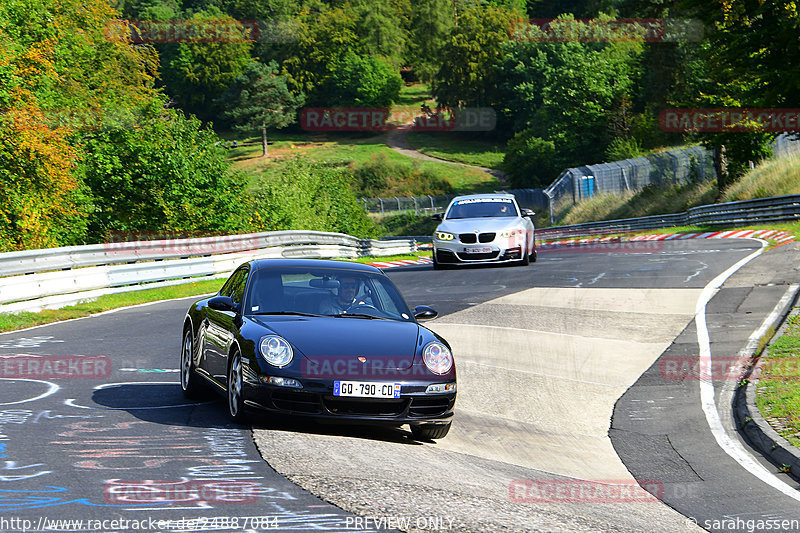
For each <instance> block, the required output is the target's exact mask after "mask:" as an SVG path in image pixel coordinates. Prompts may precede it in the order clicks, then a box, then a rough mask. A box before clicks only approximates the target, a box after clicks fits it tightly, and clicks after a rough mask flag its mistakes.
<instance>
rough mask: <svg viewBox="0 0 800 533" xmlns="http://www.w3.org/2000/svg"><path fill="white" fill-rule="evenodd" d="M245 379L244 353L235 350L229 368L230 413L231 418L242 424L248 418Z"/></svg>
mask: <svg viewBox="0 0 800 533" xmlns="http://www.w3.org/2000/svg"><path fill="white" fill-rule="evenodd" d="M243 381H244V380H243V379H242V354H240V353H239V352H238V351H235V352H233V354H232V355H231V365H230V368H229V369H228V414H229V415H230V417H231V420H233V421H234V422H237V423H240V424H241V423H243V422H244V421H245V419H246V416H245V414H244V395H243Z"/></svg>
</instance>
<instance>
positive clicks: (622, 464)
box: [0, 239, 800, 531]
mask: <svg viewBox="0 0 800 533" xmlns="http://www.w3.org/2000/svg"><path fill="white" fill-rule="evenodd" d="M795 246H796V245H788V246H783V247H780V248H777V249H775V250H771V251H768V252H766V253H764V254H763V255H760V256H758V257H755V258H754V259H752V261H750V262H749V263H747V264H746V265H745V266H744V267H742V268H741V270H739V271H738V272H737V273H735V274H733V276H732V277H731V278H730V279H728V280H727V282H726V284H725V285H723V287H722V289H721V290H719V291H716V292H715V293H713V298H712V299H711V300H710V302H709V303H708V306H707V309H706V313H705V316H706V318H707V325H708V332H709V336H710V346H711V352H712V354H714V355H717V354H722V355H725V354H735V353H736V352H738V350H739V349H741V347H742V346H744V344H745V343H746V342H747V339H748V338H749V336H750V335H751V334H752V332H753V331H754V330H756V329H757V328H758V327H759V325H760V324H761V322H762V321H763V320H764V318H765V317H766V316H767V315H768V314H769V313H770V311H772V309H773V308H774V306H775V304H776V303H777V302H778V300H780V299H781V298H782V297H783V296H784V295H785V293H786V290H787V286H786V283H787V282H794V283H796V282H797V281H798V279H800V275H798V271H797V266H796V265H797V264H798V257H797V255H798V254H797V249H796V248H795ZM760 248H761V243H760V242H758V241H753V240H734V239H729V240H705V241H701V240H693V241H668V242H663V241H662V242H657V243H642V244H640V245H638V246H635V247H634V246H621V245H607V246H602V245H600V246H586V247H581V248H567V249H560V250H552V251H547V252H545V251H540V254H539V261H538V262H537V263H535V264H533V265H531V266H530V267H503V268H469V269H457V270H446V271H434V270H433V269H432V267H430V266H419V267H408V268H400V269H394V270H391V271H389V274H390V276H391V277H392V279H393V280H394V281H395V283H396V284H397V285H398V287H399V288H400V290H401V291H402V292H403V294H404V296H405V298H406V300H407V301H408V302H409V304H410V305H411V306H412V307H413V306H414V305H419V304H429V305H432V306H433V307H435V308H436V309H437V310H439V311H440V313H441V316H440V317H439V318H437V319H436V320H434V321H431V322H429V323H428V325H429V327H431V328H432V329H434V330H436V331H438V332H440V333H442V334H443V335H444V336H445V337H446V338H447V339H448V340H449V341H450V342H451V344H452V345H453V348H454V352H455V355H456V360H457V364H458V370H459V399H458V402H457V415H456V419H455V422H454V425H453V429H452V431H451V432H450V434H449V435H448V436H447V437H446V438H445V439H443V440H441V441H438V442H435V443H433V442H424V443H422V442H417V441H414V440H412V438H411V435H410V432H409V431H406V430H404V429H397V430H376V429H374V428H362V427H345V428H340V427H336V426H317V425H313V424H308V423H300V422H296V421H285V420H263V421H260V422H259V423H257V427H256V429H255V431H254V432H252V433H251V431H250V429H249V428H246V427H243V426H237V425H233V424H230V423H228V422H227V420H226V417H225V410H224V406H223V403H222V401H219V400H214V399H211V400H210V401H207V402H203V403H187V402H186V401H185V400H184V399H183V397H182V395H181V393H180V387H179V385H178V374H177V367H178V355H179V349H180V326H181V322H182V319H183V314H184V312H185V310H186V308H187V307H188V304H189V302H190V300H183V301H171V302H161V303H155V304H151V305H146V306H139V307H135V308H131V309H124V310H118V311H116V312H111V313H106V314H102V315H98V316H95V317H91V318H87V319H82V320H77V321H71V322H66V323H61V324H55V325H50V326H45V327H40V328H35V329H31V330H27V331H22V332H16V333H11V334H6V335H0V358H2V362H3V364H4V365H7V364H11V365H12V367H11V371H12V377H8V376H9V373H8V372H7V371H4V374H3V376H5V377H4V378H3V379H2V380H0V382H2V387H0V531H22V530H23V529H27V530H29V531H37V530H38V531H43V530H45V527H46V526H49V527H51V528H53V527H54V522H53V521H55V520H64V519H74V520H83V521H84V523H83V524H73V525H72V526H71V529H68V528H66V527H65V526H64V525H63V524H62V525H61V530H62V531H133V530H139V531H199V530H203V531H262V530H276V529H277V530H287V531H288V530H294V531H377V530H380V531H384V530H392V529H396V528H399V529H403V530H408V531H415V530H428V531H431V530H438V531H445V530H449V531H500V530H506V531H536V530H550V531H692V530H696V531H699V528H698V527H697V526H696V525H695V523H698V524H699V525H700V526H703V527H705V528H706V529H709V530H713V531H747V527H746V521H747V520H755V519H759V518H761V519H786V520H790V519H798V520H800V502H798V501H797V500H795V499H794V498H793V497H792V491H793V489H795V488H796V484H795V483H794V482H792V481H791V480H790V479H788V478H785V476H783V475H781V474H777V475H778V476H782V477H783V478H784V481H785V482H786V483H788V484H789V487H790V488H787V489H785V490H784V491H783V492H781V490H779V489H777V488H775V486H773V485H774V482H773V485H770V484H768V483H767V482H765V481H763V480H761V479H759V478H757V477H755V476H754V475H753V474H751V473H749V472H748V471H747V470H746V469H745V468H744V467H743V466H741V465H740V463H739V462H737V461H735V460H734V459H732V458H731V457H730V455H728V454H727V453H725V452H724V451H723V450H722V449H721V448H720V447H719V445H718V444H717V442H716V440H715V436H714V435H712V433H711V431H710V430H709V425H708V422H707V419H706V414H705V413H704V410H703V408H702V406H701V401H700V400H701V398H700V385H699V383H698V381H697V380H691V379H688V380H687V379H675V377H674V376H673V375H671V374H669V372H668V371H667V370H668V369H669V368H671V367H669V366H668V365H667V364H665V361H666V363H669V362H673V361H675V360H677V361H684V360H685V361H694V360H695V359H696V358H697V356H698V354H699V352H700V347H699V345H698V335H697V330H696V325H695V322H694V320H693V319H694V316H695V312H696V305H697V301H698V299H700V298H701V296H702V295H703V294H704V293H703V289H704V288H705V287H706V285H707V284H708V283H709V282H710V281H712V280H713V279H714V278H716V277H717V276H718V275H719V274H720V273H722V272H724V271H726V270H727V269H728V268H729V267H731V266H732V265H734V264H735V263H737V262H738V261H740V260H742V259H744V258H746V257H748V256H750V255H751V254H753V253H754V252H756V251H757V250H759V249H760ZM673 341H674V342H673ZM20 355H27V356H42V357H41V358H40V359H41V361H42V366H41V367H39V368H38V370H36V371H37V372H38V374H36V375H38V376H39V379H33V378H32V377H31V372H33V371H34V369H32V368H30V367H26V371H27V372H28V374H25V375H22V374H19V373H18V374H13V372H21V370H19V369H17V370H14V368H16V367H14V366H13V362H14V360H15V359H17V360H18V361H20V360H21V359H20V358H19V357H17V356H20ZM44 356H50V357H44ZM665 358H667V359H665ZM669 358H671V359H669ZM681 358H683V359H681ZM37 359H39V358H37ZM37 359H32V358H31V357H26V358H25V359H24V361H25V363H24V364H26V365H30V364H32V363H31V361H35V360H37ZM57 360H58V361H62V362H61V363H59V364H61V365H62V366H63V365H72V367H69V368H72V369H74V372H71V374H72V375H71V376H69V377H68V378H57V377H56V376H50V377H47V375H46V374H42V372H45V368H46V367H45V366H44V365H45V363H46V362H49V363H50V364H55V361H57ZM4 369H5V367H4ZM665 369H667V370H665ZM723 388H724V387H721V386H719V387H718V388H717V389H716V391H713V390H712V392H714V393H715V394H716V396H717V399H718V402H717V403H718V404H719V405H718V411H719V413H720V415H721V416H722V418H723V419H724V420H723V425H724V426H727V425H729V424H730V423H729V422H728V421H727V415H728V414H729V409H727V410H726V409H725V405H724V402H725V395H724V392H723V390H722V389H723ZM720 398H721V400H720ZM706 407H708V406H706ZM728 429H729V430H731V431H732V429H731V428H728ZM253 435H255V438H253ZM732 437H733V439H734V440H736V439H738V437H737V436H736V435H735V433H732ZM254 441H255V442H254ZM257 447H258V448H257ZM262 456H263V459H262ZM766 468H771V469H772V470H773V471H774V470H775V469H774V467H772V466H771V465H766ZM287 478H288V480H287ZM635 480H639V483H637V482H636V481H635ZM587 482H588V485H587ZM640 484H641V485H643V486H644V487H645V488H647V490H648V491H649V492H647V491H645V490H644V489H642V488H640ZM554 487H555V488H557V489H558V491H557V492H553V488H554ZM576 487H577V488H578V489H580V490H582V491H583V492H580V493H579V497H577V498H564V497H563V494H564V491H569V490H572V491H573V493H572V494H573V496H574V494H575V490H577V489H576ZM587 487H588V488H587ZM650 493H653V494H655V495H656V496H657V498H656V497H653V496H651V494H650ZM315 495H316V496H315ZM320 498H321V499H320ZM659 500H661V501H659ZM328 502H330V503H328ZM662 502H663V503H662ZM676 510H677V511H676ZM354 513H355V514H354ZM355 515H358V516H355ZM687 517H692V518H693V519H694V520H692V519H687ZM737 519H738V520H739V522H737V521H736V520H737ZM90 520H92V521H101V522H88V521H90ZM103 520H105V522H102V521H103ZM114 520H117V522H112V521H114ZM125 520H127V521H128V522H125ZM726 520H727V521H726ZM159 521H160V522H159ZM798 524H800V522H799V523H798ZM92 526H94V527H92ZM740 526H741V527H740ZM798 528H800V525H799V526H798ZM773 530H774V529H773Z"/></svg>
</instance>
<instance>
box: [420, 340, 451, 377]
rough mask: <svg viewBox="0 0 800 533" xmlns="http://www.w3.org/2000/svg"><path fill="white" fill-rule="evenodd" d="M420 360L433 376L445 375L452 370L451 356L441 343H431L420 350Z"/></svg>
mask: <svg viewBox="0 0 800 533" xmlns="http://www.w3.org/2000/svg"><path fill="white" fill-rule="evenodd" d="M422 360H423V361H424V362H425V366H427V367H428V370H430V371H431V372H433V373H434V374H447V373H448V372H450V369H451V368H453V354H451V353H450V350H449V349H448V348H447V346H445V345H444V344H442V343H441V342H437V341H433V342H429V343H428V344H426V345H425V349H424V350H422Z"/></svg>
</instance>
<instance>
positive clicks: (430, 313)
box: [414, 305, 439, 320]
mask: <svg viewBox="0 0 800 533" xmlns="http://www.w3.org/2000/svg"><path fill="white" fill-rule="evenodd" d="M437 316H439V313H437V312H436V310H434V309H433V308H432V307H428V306H427V305H418V306H416V307H415V308H414V318H416V319H417V320H430V319H432V318H436V317H437Z"/></svg>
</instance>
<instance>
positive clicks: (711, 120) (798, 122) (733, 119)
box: [658, 108, 800, 133]
mask: <svg viewBox="0 0 800 533" xmlns="http://www.w3.org/2000/svg"><path fill="white" fill-rule="evenodd" d="M658 118H659V124H660V126H661V129H662V130H664V131H668V132H691V131H695V132H754V131H765V132H776V133H777V132H791V131H797V130H798V129H800V109H779V108H704V109H688V108H687V109H664V110H662V111H661V113H660V114H659V117H658Z"/></svg>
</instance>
